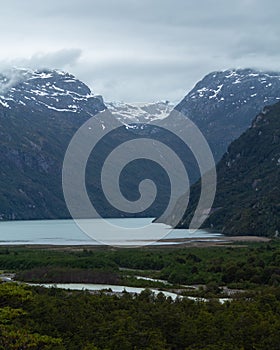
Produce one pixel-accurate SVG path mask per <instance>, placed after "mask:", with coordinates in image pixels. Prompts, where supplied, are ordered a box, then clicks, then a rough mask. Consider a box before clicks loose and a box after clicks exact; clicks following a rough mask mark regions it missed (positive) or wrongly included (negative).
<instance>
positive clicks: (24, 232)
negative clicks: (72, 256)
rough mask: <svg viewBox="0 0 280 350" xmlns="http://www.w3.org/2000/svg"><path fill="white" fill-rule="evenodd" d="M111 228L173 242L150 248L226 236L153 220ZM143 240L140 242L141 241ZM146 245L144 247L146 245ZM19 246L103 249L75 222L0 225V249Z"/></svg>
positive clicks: (100, 224)
mask: <svg viewBox="0 0 280 350" xmlns="http://www.w3.org/2000/svg"><path fill="white" fill-rule="evenodd" d="M92 221H93V227H94V231H95V232H93V234H92V237H94V235H95V233H96V236H98V237H100V235H102V232H104V230H106V229H107V225H106V224H104V221H103V220H102V219H94V220H92ZM107 221H108V222H110V224H111V225H113V226H114V227H117V229H115V232H116V236H118V232H119V233H120V235H121V232H123V230H124V229H125V230H126V231H127V232H130V231H129V229H130V228H131V229H135V228H137V227H139V228H140V227H143V226H145V225H146V232H148V233H149V232H156V235H157V236H159V235H160V236H161V237H162V239H169V240H171V242H152V241H151V242H150V244H151V243H152V244H155V245H158V244H161V245H165V244H180V242H175V241H174V242H173V241H172V240H173V239H174V240H175V239H184V238H186V239H190V238H191V239H193V240H194V241H195V240H200V239H209V240H215V239H221V238H222V237H223V235H221V234H219V233H208V232H206V231H204V230H197V231H196V232H192V231H190V230H178V229H170V227H169V226H167V225H163V224H151V222H152V219H151V218H144V219H142V218H137V219H108V220H107ZM147 237H148V236H147V235H145V237H138V238H136V239H135V238H134V239H133V240H132V241H131V242H128V245H130V244H131V245H132V244H133V245H134V244H137V243H139V244H141V245H143V244H148V243H149V239H147ZM138 240H139V241H138ZM143 242H144V243H143ZM15 244H19V245H20V244H48V245H102V244H104V243H100V242H98V241H96V240H94V239H93V238H91V237H89V236H88V235H86V234H85V233H84V232H83V231H82V230H81V229H80V228H79V227H78V226H77V225H76V223H75V222H74V220H36V221H9V222H0V245H15Z"/></svg>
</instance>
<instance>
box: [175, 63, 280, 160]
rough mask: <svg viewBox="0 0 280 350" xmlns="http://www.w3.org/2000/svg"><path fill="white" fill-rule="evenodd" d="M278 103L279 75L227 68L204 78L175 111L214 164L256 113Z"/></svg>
mask: <svg viewBox="0 0 280 350" xmlns="http://www.w3.org/2000/svg"><path fill="white" fill-rule="evenodd" d="M279 100H280V73H279V72H278V73H274V72H261V71H257V70H253V69H231V70H225V71H217V72H212V73H209V74H208V75H206V76H205V77H204V78H203V79H202V80H201V81H199V82H198V83H197V84H196V85H195V87H194V88H193V89H192V90H191V91H190V92H189V93H188V94H187V95H186V97H185V98H184V99H183V100H182V101H181V102H180V103H179V104H178V105H177V106H176V107H175V108H176V110H178V111H179V112H181V113H183V114H184V115H186V116H188V118H190V119H191V120H192V121H193V122H194V123H195V124H196V125H197V126H198V127H199V128H200V130H201V132H202V133H203V135H204V136H205V138H206V139H207V141H208V143H209V145H210V147H211V149H212V152H213V155H214V158H215V160H216V161H218V160H219V159H220V158H221V157H222V155H223V154H224V153H225V152H226V150H227V147H228V146H229V144H230V143H231V142H232V141H233V140H235V139H237V138H238V137H239V136H240V135H241V134H242V133H243V132H244V131H245V130H246V129H248V128H249V126H250V125H251V122H252V120H253V118H254V117H255V116H256V115H257V113H259V111H261V110H262V109H263V107H264V106H266V105H271V104H274V103H276V102H278V101H279ZM170 122H172V121H170Z"/></svg>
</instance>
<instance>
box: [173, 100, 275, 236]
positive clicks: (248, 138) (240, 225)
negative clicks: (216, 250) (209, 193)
mask: <svg viewBox="0 0 280 350" xmlns="http://www.w3.org/2000/svg"><path fill="white" fill-rule="evenodd" d="M217 175H218V183H217V193H216V198H215V201H214V205H213V208H212V211H211V213H210V216H209V218H208V219H207V220H206V222H205V223H204V227H207V228H211V229H213V230H219V231H221V232H223V233H225V234H229V235H261V236H275V235H276V236H278V235H279V232H280V103H277V104H275V105H272V106H270V107H265V108H264V110H263V111H262V113H260V114H258V116H257V117H256V118H255V119H254V121H253V123H252V125H251V127H250V128H249V129H248V130H247V131H246V132H245V133H243V134H242V135H241V136H240V137H239V138H238V139H237V140H236V141H234V142H233V143H232V144H231V145H230V147H229V149H228V152H227V153H226V154H225V155H224V156H223V158H222V160H221V161H220V162H219V163H218V166H217ZM199 194H200V182H197V183H196V184H195V185H194V186H192V188H191V200H190V205H189V208H188V210H187V212H186V213H185V217H184V219H183V220H182V221H181V222H180V223H179V225H178V227H188V224H189V222H190V220H191V217H192V215H193V212H194V209H195V207H196V205H197V201H198V198H199ZM179 205H181V204H180V202H178V203H177V206H179ZM177 209H178V207H177ZM175 210H176V209H175ZM171 221H172V220H171Z"/></svg>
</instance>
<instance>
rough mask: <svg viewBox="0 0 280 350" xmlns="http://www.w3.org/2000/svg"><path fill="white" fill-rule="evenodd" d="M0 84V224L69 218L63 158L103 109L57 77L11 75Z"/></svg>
mask: <svg viewBox="0 0 280 350" xmlns="http://www.w3.org/2000/svg"><path fill="white" fill-rule="evenodd" d="M0 81H1V83H0V135H1V138H0V162H1V171H0V218H1V219H29V218H33V219H34V218H56V217H68V216H69V213H68V211H67V208H66V206H65V203H64V198H63V193H62V186H61V168H62V162H63V158H64V154H65V152H66V149H67V146H68V143H69V142H70V140H71V138H72V136H73V135H74V133H75V131H76V130H77V129H78V128H79V127H80V126H81V125H82V124H83V123H84V122H85V121H86V120H87V119H88V118H90V117H91V116H93V115H95V114H96V113H98V112H100V111H103V110H105V109H106V107H105V105H104V104H103V101H102V99H101V98H100V97H99V96H94V95H93V94H92V93H91V91H90V90H89V88H88V87H87V86H86V85H85V84H83V83H82V82H80V81H79V80H78V79H76V78H75V77H74V76H72V75H71V74H68V73H64V72H60V71H55V70H52V71H30V70H25V69H14V70H12V71H9V72H6V74H2V75H1V77H0Z"/></svg>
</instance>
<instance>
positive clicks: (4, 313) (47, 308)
mask: <svg viewBox="0 0 280 350" xmlns="http://www.w3.org/2000/svg"><path fill="white" fill-rule="evenodd" d="M279 262H280V242H278V241H277V240H274V241H271V242H269V243H246V244H235V245H231V246H221V247H218V246H217V247H209V248H198V247H185V248H164V249H163V248H141V249H113V248H102V249H100V248H99V249H94V248H92V249H90V248H76V249H72V250H69V249H66V248H60V249H54V248H52V249H50V248H49V249H46V248H38V247H37V248H30V247H7V248H1V249H0V269H1V270H2V271H1V272H2V276H3V275H4V274H5V273H14V274H15V279H16V280H17V281H19V280H21V281H31V282H34V281H35V282H43V281H48V282H53V281H54V280H55V281H56V282H67V281H69V282H70V281H71V282H73V281H78V282H84V283H101V282H100V281H102V283H115V284H121V285H135V284H137V283H138V284H137V285H141V286H143V287H144V286H146V287H153V288H155V287H158V288H159V289H160V290H164V289H168V290H174V289H178V288H180V291H181V295H180V297H179V296H178V298H177V299H176V300H173V299H171V298H170V297H166V296H165V295H164V294H163V293H159V294H158V295H155V294H153V293H152V292H151V291H150V290H149V289H148V288H146V289H145V290H144V291H143V292H142V293H141V294H138V295H136V294H129V293H127V292H123V293H122V294H114V293H112V292H110V290H104V291H101V292H90V291H73V290H62V289H59V288H44V287H42V286H39V285H38V286H28V285H27V284H25V283H23V282H17V283H16V282H8V283H7V282H2V283H1V284H0V334H1V336H0V349H11V350H13V349H16V350H19V349H34V350H35V349H54V350H56V349H57V350H61V349H67V350H72V349H73V350H76V349H77V350H78V349H82V350H107V349H116V350H117V349H118V350H119V349H122V350H126V349H127V350H130V349H131V350H135V349H150V350H157V349H162V350H164V349H168V350H177V349H178V350H181V349H182V350H190V349H206V350H215V349H217V350H218V349H222V350H223V349H227V350H228V349H229V350H231V349H244V350H253V349H259V350H263V349H279V344H280V334H279V329H280V285H279V282H280V268H279ZM136 276H145V277H151V278H158V279H165V280H167V281H168V282H169V284H163V283H161V282H155V281H147V280H139V279H136ZM88 281H90V282H88ZM186 284H188V285H199V286H200V288H199V289H197V290H194V291H191V290H189V289H187V288H186V289H185V290H184V285H186ZM225 286H227V287H231V288H239V292H236V293H235V294H233V295H231V297H230V299H229V300H227V301H225V302H224V303H222V302H220V301H219V299H218V298H219V297H221V296H223V290H222V287H225ZM185 287H187V286H185ZM184 295H197V296H203V297H207V301H202V300H201V299H196V300H190V299H188V298H187V297H184Z"/></svg>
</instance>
